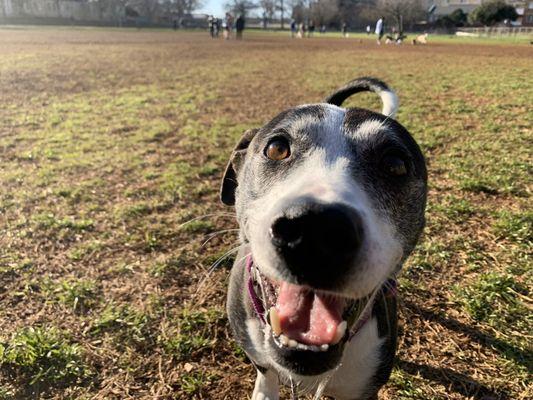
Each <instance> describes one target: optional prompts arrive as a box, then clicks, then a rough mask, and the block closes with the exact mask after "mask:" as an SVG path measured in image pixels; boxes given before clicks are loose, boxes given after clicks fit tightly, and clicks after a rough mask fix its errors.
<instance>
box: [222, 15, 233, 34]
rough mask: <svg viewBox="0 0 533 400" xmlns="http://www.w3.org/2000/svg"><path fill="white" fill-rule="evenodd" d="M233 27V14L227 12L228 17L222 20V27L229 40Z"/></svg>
mask: <svg viewBox="0 0 533 400" xmlns="http://www.w3.org/2000/svg"><path fill="white" fill-rule="evenodd" d="M232 28H233V15H231V14H230V13H229V12H227V13H226V17H225V18H224V21H223V22H222V29H224V39H226V40H229V39H230V38H231V29H232Z"/></svg>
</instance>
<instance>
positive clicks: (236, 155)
mask: <svg viewBox="0 0 533 400" xmlns="http://www.w3.org/2000/svg"><path fill="white" fill-rule="evenodd" d="M257 131H258V129H248V130H247V131H246V132H244V134H243V135H242V137H241V139H240V140H239V143H237V145H236V146H235V148H234V149H233V152H232V153H231V157H230V160H229V162H228V165H227V166H226V171H225V172H224V177H223V178H222V185H221V187H220V200H221V201H222V203H224V204H225V205H227V206H232V205H234V204H235V191H236V190H237V185H238V182H237V175H238V173H239V170H240V169H241V167H242V163H243V161H244V157H245V156H246V151H247V150H248V146H249V145H250V142H251V141H252V139H253V138H254V136H255V134H256V133H257Z"/></svg>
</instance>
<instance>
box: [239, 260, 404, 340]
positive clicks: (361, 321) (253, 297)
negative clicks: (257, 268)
mask: <svg viewBox="0 0 533 400" xmlns="http://www.w3.org/2000/svg"><path fill="white" fill-rule="evenodd" d="M253 265H254V261H253V259H252V256H248V257H246V271H247V273H248V296H249V297H250V301H251V302H252V306H253V308H254V311H255V315H256V316H257V318H259V319H260V320H261V322H262V323H263V324H265V323H266V320H265V307H264V306H263V302H262V301H261V299H260V298H259V296H258V295H257V293H256V291H255V287H254V279H253V276H252V267H253ZM381 293H383V295H384V296H386V297H396V296H397V294H398V282H397V281H396V279H394V278H389V279H388V280H387V281H386V282H385V283H384V284H383V286H382V287H381ZM378 296H379V295H378ZM378 296H376V297H375V298H374V303H375V302H376V299H377V298H378ZM373 308H374V307H373V304H372V307H367V308H366V310H365V312H364V314H363V315H361V316H360V317H359V318H358V320H357V323H356V324H354V326H352V328H351V329H350V335H349V338H348V340H351V339H352V338H353V337H354V336H355V335H356V334H357V333H358V332H359V331H360V330H361V328H362V327H363V326H364V325H365V324H366V323H367V322H368V320H369V319H370V316H371V315H372V309H373Z"/></svg>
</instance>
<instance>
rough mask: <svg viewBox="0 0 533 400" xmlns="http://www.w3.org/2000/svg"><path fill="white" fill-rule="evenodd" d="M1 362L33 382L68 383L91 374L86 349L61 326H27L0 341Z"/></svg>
mask: <svg viewBox="0 0 533 400" xmlns="http://www.w3.org/2000/svg"><path fill="white" fill-rule="evenodd" d="M0 365H2V368H8V369H9V370H11V371H12V372H13V373H14V375H15V376H16V377H17V379H24V380H26V381H27V382H28V383H29V385H36V386H43V385H56V384H68V383H70V382H72V381H79V380H80V379H83V378H84V377H87V376H88V374H89V369H88V368H87V366H86V365H85V363H84V361H83V351H82V349H81V347H80V346H79V345H77V344H76V343H72V342H71V341H70V340H69V339H68V335H65V334H63V333H62V332H61V331H59V330H58V329H57V328H53V327H52V328H44V327H43V328H31V327H30V328H24V329H22V330H20V331H18V332H17V333H16V334H15V335H14V336H13V337H12V338H11V339H10V340H9V341H8V342H4V343H1V344H0Z"/></svg>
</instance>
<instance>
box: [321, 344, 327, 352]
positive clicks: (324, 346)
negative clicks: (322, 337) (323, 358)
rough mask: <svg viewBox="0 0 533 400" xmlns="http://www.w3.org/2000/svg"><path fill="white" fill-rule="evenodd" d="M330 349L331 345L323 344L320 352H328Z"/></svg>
mask: <svg viewBox="0 0 533 400" xmlns="http://www.w3.org/2000/svg"><path fill="white" fill-rule="evenodd" d="M328 349H329V344H323V345H322V346H320V351H327V350H328Z"/></svg>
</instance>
